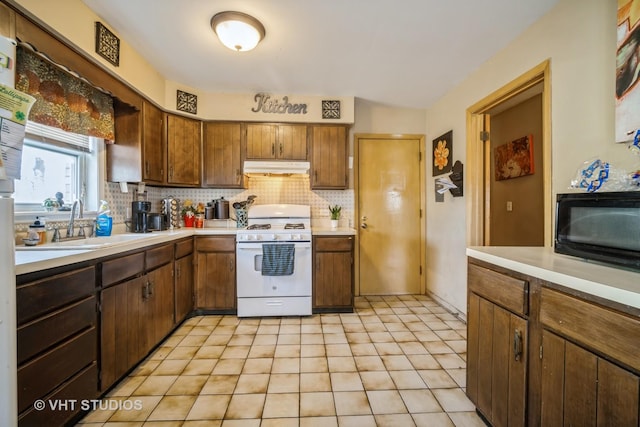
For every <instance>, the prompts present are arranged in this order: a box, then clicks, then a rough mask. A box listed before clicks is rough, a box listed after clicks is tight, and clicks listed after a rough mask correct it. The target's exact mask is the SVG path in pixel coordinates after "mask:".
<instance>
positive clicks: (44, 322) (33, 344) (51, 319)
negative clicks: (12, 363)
mask: <svg viewBox="0 0 640 427" xmlns="http://www.w3.org/2000/svg"><path fill="white" fill-rule="evenodd" d="M96 319H97V314H96V297H95V296H93V295H92V296H90V297H89V298H86V299H84V300H82V301H79V302H77V303H75V304H72V305H70V306H67V307H64V308H62V309H60V310H58V311H55V312H53V313H51V314H48V315H47V316H45V317H43V318H40V319H37V320H34V321H33V322H31V323H27V324H25V325H24V326H21V327H19V328H18V364H20V363H23V362H24V361H25V360H27V359H30V358H32V357H33V356H35V355H37V354H38V353H41V352H42V351H44V350H46V349H47V348H49V347H51V346H52V345H54V344H56V343H58V342H60V341H63V340H64V339H66V338H68V337H70V336H72V335H73V334H76V333H78V332H80V331H81V330H83V329H86V328H88V327H91V326H95V325H96Z"/></svg>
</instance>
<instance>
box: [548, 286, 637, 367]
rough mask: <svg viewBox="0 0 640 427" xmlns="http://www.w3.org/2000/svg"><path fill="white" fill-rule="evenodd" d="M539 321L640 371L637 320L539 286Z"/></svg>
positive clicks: (558, 332) (560, 333)
mask: <svg viewBox="0 0 640 427" xmlns="http://www.w3.org/2000/svg"><path fill="white" fill-rule="evenodd" d="M540 321H541V322H542V324H543V326H544V327H545V328H546V329H550V330H552V331H554V332H556V333H557V334H559V335H562V336H564V337H567V338H569V339H570V340H572V341H574V342H576V343H578V344H581V345H584V346H585V347H587V348H591V349H593V350H595V351H598V352H600V353H601V354H603V355H605V356H607V357H608V358H612V359H614V360H616V361H619V362H621V363H623V364H625V365H627V366H628V367H630V368H632V369H634V370H635V371H636V372H640V358H638V342H640V320H638V319H636V318H633V317H630V316H628V315H626V314H623V313H620V312H616V311H613V310H611V309H608V308H604V307H601V306H598V305H596V304H592V303H590V302H587V301H584V300H581V299H578V298H574V297H571V296H569V295H566V294H563V293H561V292H558V291H554V290H552V289H549V288H542V292H541V302H540Z"/></svg>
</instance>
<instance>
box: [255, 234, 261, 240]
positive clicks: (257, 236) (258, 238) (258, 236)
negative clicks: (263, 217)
mask: <svg viewBox="0 0 640 427" xmlns="http://www.w3.org/2000/svg"><path fill="white" fill-rule="evenodd" d="M253 240H262V236H261V235H259V234H254V235H253Z"/></svg>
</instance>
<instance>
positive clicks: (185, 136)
mask: <svg viewBox="0 0 640 427" xmlns="http://www.w3.org/2000/svg"><path fill="white" fill-rule="evenodd" d="M201 145H202V122H201V121H199V120H193V119H188V118H186V117H182V116H177V115H174V114H167V168H168V175H167V184H168V185H175V186H185V187H197V186H200V147H201Z"/></svg>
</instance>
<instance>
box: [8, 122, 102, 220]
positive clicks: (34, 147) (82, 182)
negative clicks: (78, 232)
mask: <svg viewBox="0 0 640 427" xmlns="http://www.w3.org/2000/svg"><path fill="white" fill-rule="evenodd" d="M102 146H103V141H102V140H101V139H98V138H93V137H88V136H83V135H78V134H72V133H68V132H65V131H63V130H60V129H57V128H53V127H49V126H45V125H41V124H38V123H34V122H27V127H26V135H25V140H24V147H23V150H22V166H21V179H19V180H15V182H14V185H15V192H14V195H13V197H14V199H15V210H16V213H18V214H19V213H26V212H42V211H44V210H45V208H44V206H43V202H44V200H45V199H52V200H55V201H57V202H59V203H63V206H61V207H60V210H66V209H68V208H69V207H70V205H71V204H73V202H74V200H76V199H80V200H82V201H83V203H84V207H85V210H86V211H95V210H97V208H98V200H99V199H100V196H101V191H100V190H101V189H100V186H99V182H101V180H100V179H99V176H98V174H97V173H96V171H98V170H101V168H100V167H99V162H98V159H99V153H100V152H101V151H102V149H101V148H102Z"/></svg>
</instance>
